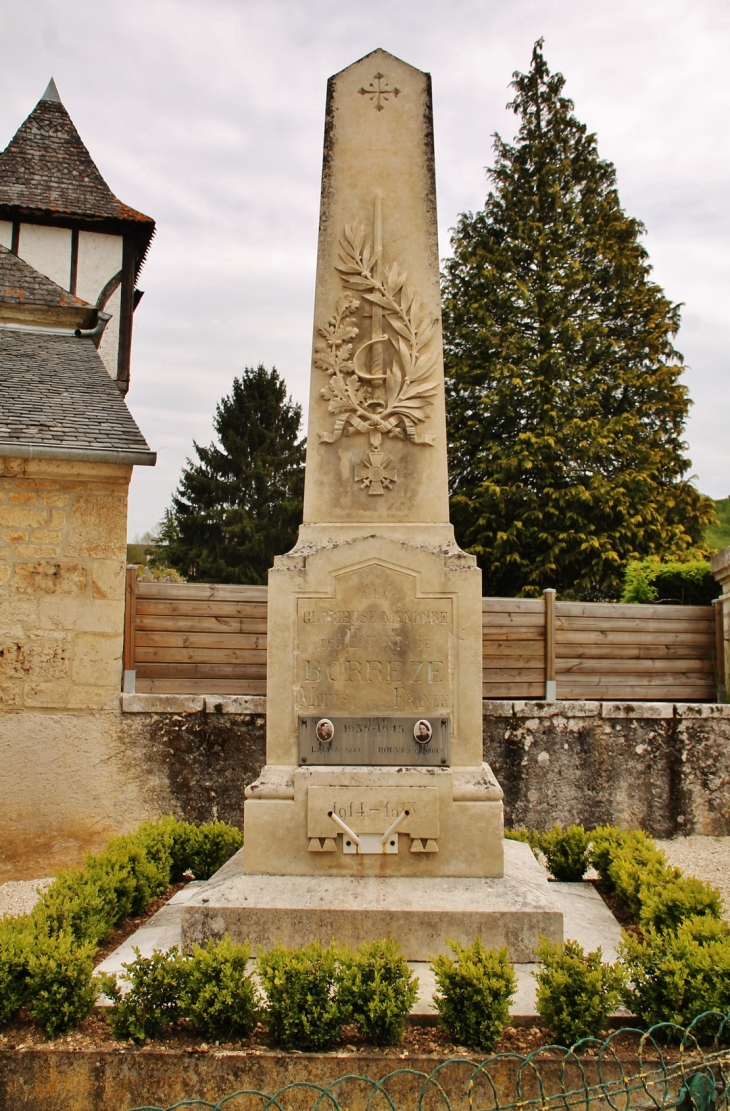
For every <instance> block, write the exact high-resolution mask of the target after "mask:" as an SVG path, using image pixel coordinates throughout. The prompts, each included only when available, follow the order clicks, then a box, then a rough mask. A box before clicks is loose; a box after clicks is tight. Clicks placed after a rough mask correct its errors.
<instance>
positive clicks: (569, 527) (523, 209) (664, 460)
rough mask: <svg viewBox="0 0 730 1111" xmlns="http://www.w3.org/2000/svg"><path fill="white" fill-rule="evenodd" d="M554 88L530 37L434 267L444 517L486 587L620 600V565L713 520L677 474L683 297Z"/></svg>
mask: <svg viewBox="0 0 730 1111" xmlns="http://www.w3.org/2000/svg"><path fill="white" fill-rule="evenodd" d="M564 83H565V82H564V79H563V77H562V75H561V74H551V73H550V71H549V69H548V66H547V63H546V61H545V58H544V56H543V52H542V40H540V41H539V42H537V43H536V44H535V47H534V50H533V54H532V64H531V67H530V71H529V73H527V74H521V73H515V74H514V81H513V83H512V87H513V88H514V90H515V97H514V100H513V101H512V102H511V104H510V105H508V107H511V108H512V109H513V111H514V112H515V114H516V115H517V116H518V118H519V121H520V126H519V131H518V134H517V136H516V139H515V142H514V143H513V144H509V143H506V142H504V141H503V140H502V139H501V138H500V137H499V136H495V142H494V150H495V165H494V167H493V168H492V169H491V170H490V171H489V178H490V181H491V184H492V191H491V192H490V194H489V196H488V197H487V201H486V204H485V207H484V210H483V211H479V212H476V213H474V214H472V213H465V214H463V215H462V216H461V217H460V219H459V222H458V225H457V228H456V230H455V233H454V235H453V238H452V245H453V248H454V254H453V257H452V258H451V259H450V260H449V261H448V262H447V263H446V268H445V275H444V290H443V292H444V312H443V316H444V335H445V356H446V373H447V387H446V388H447V402H448V404H447V413H448V426H449V451H450V482H451V507H452V520H453V521H454V524H455V527H456V534H457V538H458V539H459V542H460V543H461V545H462V546H463V547H465V548H466V549H468V550H469V551H471V552H473V553H475V554H476V555H477V558H478V560H479V563H480V564H481V567H482V570H483V573H484V592H485V594H496V595H499V594H501V595H508V596H513V595H527V596H529V595H537V594H539V593H540V592H541V591H542V590H543V589H544V588H545V587H548V586H552V587H556V588H557V589H558V591H559V592H560V593H561V594H562V596H563V597H564V598H602V597H603V598H606V597H616V596H618V594H619V592H620V586H621V578H622V572H623V569H624V567H625V565H626V562H627V560H629V559H637V558H642V557H646V556H650V555H656V556H664V555H672V556H674V557H677V556H681V553H682V552H684V551H687V550H689V549H691V548H692V547H693V546H694V545H696V544H699V543H701V540H702V536H703V533H704V529H705V526H706V524H707V523H708V521H711V520H712V519H713V510H712V506H711V503H710V500H709V499H708V498H705V497H703V496H702V495H701V494H699V493H698V492H697V490H696V489H695V488H694V487H693V486H692V485H691V483H690V481H688V480H687V478H686V477H685V475H686V471H687V468H688V467H689V460H688V459H687V458H686V457H685V455H684V450H685V447H686V445H685V444H684V443H683V442H682V433H683V429H684V424H685V421H686V418H687V412H688V407H689V405H690V401H689V398H688V395H687V390H686V388H685V386H684V385H682V383H681V382H680V375H681V372H682V356H681V355H680V354H679V352H678V351H677V350H676V349H675V347H674V345H673V340H674V336H675V334H676V332H677V329H678V328H679V320H680V314H679V306H678V305H673V304H671V303H670V301H669V300H668V299H667V298H666V296H665V295H664V292H663V291H662V289H661V288H660V287H659V286H658V285H657V284H656V283H655V282H653V281H652V280H651V279H650V272H651V267H650V265H649V261H648V255H647V252H646V250H645V248H644V247H643V246H642V244H641V243H640V236H641V235H642V234H643V231H644V228H643V225H642V224H641V223H640V222H639V221H638V220H635V219H632V218H631V217H629V216H627V215H626V214H625V213H624V212H623V210H622V208H621V205H620V202H619V197H618V192H617V188H616V173H615V169H614V167H613V165H612V164H611V163H610V162H606V161H603V160H601V159H600V158H599V157H598V151H597V146H596V138H595V136H594V135H592V134H590V133H588V131H587V129H586V127H585V125H584V124H582V123H580V122H579V121H578V120H577V119H576V117H575V116H574V115H573V104H572V102H571V101H570V100H567V99H566V98H565V97H563V96H562V90H563V86H564Z"/></svg>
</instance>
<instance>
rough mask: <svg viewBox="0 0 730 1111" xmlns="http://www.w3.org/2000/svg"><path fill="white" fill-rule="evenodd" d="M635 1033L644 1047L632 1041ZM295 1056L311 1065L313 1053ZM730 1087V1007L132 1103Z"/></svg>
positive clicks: (558, 1106) (719, 1101) (524, 1097)
mask: <svg viewBox="0 0 730 1111" xmlns="http://www.w3.org/2000/svg"><path fill="white" fill-rule="evenodd" d="M627 1035H629V1036H633V1037H635V1038H636V1039H637V1040H638V1046H637V1041H633V1042H632V1043H631V1044H630V1045H629V1046H627V1044H626V1038H627ZM622 1043H623V1044H622ZM293 1060H295V1061H296V1062H297V1063H301V1064H299V1069H298V1071H300V1070H301V1071H304V1070H303V1069H302V1065H303V1064H304V1062H305V1061H306V1057H304V1056H300V1055H297V1056H296V1057H295V1058H293ZM320 1060H321V1058H320ZM332 1060H333V1063H334V1061H335V1060H336V1058H334V1059H332ZM376 1061H377V1062H382V1066H386V1065H387V1063H388V1062H387V1059H383V1058H382V1057H381V1058H377V1059H376ZM369 1063H370V1065H371V1066H372V1065H373V1059H372V1058H371V1059H370V1062H369ZM637 1066H638V1067H637ZM729 1088H730V1015H723V1014H721V1013H720V1012H718V1011H706V1012H705V1013H704V1014H702V1015H700V1016H698V1018H696V1019H695V1020H694V1022H692V1024H691V1025H690V1026H688V1027H681V1026H677V1025H675V1024H674V1023H668V1022H667V1023H660V1024H658V1025H656V1026H653V1027H651V1029H650V1030H648V1031H641V1030H636V1029H633V1028H627V1027H622V1028H620V1029H618V1030H616V1031H615V1032H614V1033H613V1034H611V1035H610V1037H608V1038H606V1040H605V1041H599V1040H598V1039H595V1038H585V1039H584V1040H583V1041H580V1042H577V1043H576V1045H574V1046H573V1047H572V1048H570V1049H566V1048H565V1047H564V1046H557V1045H550V1046H542V1047H541V1048H539V1049H537V1050H535V1051H534V1052H532V1053H530V1054H529V1055H527V1056H520V1055H519V1054H514V1053H500V1054H496V1055H494V1056H492V1057H490V1058H488V1059H487V1060H484V1061H475V1060H471V1059H469V1058H467V1057H450V1058H448V1059H446V1060H443V1061H440V1062H439V1063H438V1064H437V1065H436V1066H435V1067H434V1068H433V1069H432V1071H431V1072H425V1071H423V1070H420V1069H416V1068H408V1067H405V1066H404V1067H401V1068H397V1069H392V1070H391V1071H389V1072H387V1073H386V1074H384V1075H382V1076H379V1077H373V1076H362V1075H357V1074H355V1073H347V1074H345V1075H342V1076H338V1077H337V1078H336V1079H334V1080H332V1081H331V1082H329V1083H327V1084H317V1083H313V1082H312V1081H309V1080H296V1081H293V1082H292V1083H289V1084H286V1085H284V1086H283V1087H281V1088H279V1090H278V1091H276V1092H273V1093H272V1094H267V1093H265V1092H260V1091H256V1090H254V1089H241V1090H239V1091H236V1092H232V1093H231V1094H230V1095H227V1096H224V1097H223V1098H221V1099H219V1100H218V1102H217V1103H212V1102H209V1101H207V1100H204V1099H192V1098H191V1099H183V1100H181V1101H180V1102H178V1103H176V1104H174V1105H172V1106H170V1107H168V1108H164V1109H163V1108H160V1107H152V1106H150V1105H147V1106H145V1107H137V1108H133V1109H131V1111H178V1109H180V1108H187V1107H200V1108H208V1109H209V1111H223V1109H224V1108H225V1111H272V1109H276V1111H457V1109H458V1111H461V1109H462V1108H463V1109H467V1108H468V1109H469V1111H570V1109H573V1108H584V1109H586V1111H589V1109H590V1111H594V1109H596V1111H597V1109H599V1108H606V1109H607V1111H608V1109H610V1111H627V1109H628V1108H631V1109H632V1111H633V1109H635V1111H656V1109H660V1108H661V1109H664V1108H677V1109H678V1111H725V1109H726V1108H727V1107H728V1091H729Z"/></svg>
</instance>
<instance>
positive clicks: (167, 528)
mask: <svg viewBox="0 0 730 1111" xmlns="http://www.w3.org/2000/svg"><path fill="white" fill-rule="evenodd" d="M301 420H302V409H301V406H300V405H296V404H294V402H293V401H292V399H291V398H290V397H288V396H287V392H286V384H285V383H284V381H283V379H282V378H281V377H280V376H279V374H278V372H277V370H276V368H275V367H272V369H271V370H268V369H267V368H266V367H264V366H262V365H261V364H259V365H258V366H257V367H256V369H255V370H254V368H253V367H245V369H244V372H243V374H242V375H241V377H240V378H234V379H233V388H232V390H231V393H230V396H228V397H224V398H222V400H221V401H220V402H219V403H218V405H217V406H216V411H215V416H214V418H213V427H214V429H215V432H216V436H217V439H218V444H215V443H213V444H210V445H209V446H208V447H201V446H200V445H199V444H196V443H195V442H194V443H193V446H194V448H195V451H196V454H197V457H198V461H197V462H193V461H191V460H188V462H187V464H186V466H185V468H184V469H183V473H182V476H181V478H180V483H179V486H178V489H177V492H176V493H175V494H174V495H173V498H172V506H171V508H170V509H169V510H168V511H167V513H166V514H165V519H164V521H163V524H162V526H161V530H160V541H161V543H162V545H163V550H162V552H161V553H160V558H162V559H164V561H165V562H167V563H169V564H170V565H171V566H172V567H175V568H176V569H177V570H178V571H180V572H182V574H183V575H185V576H186V577H187V578H188V579H189V580H190V581H192V582H218V583H265V582H266V577H267V571H268V569H269V567H271V566H272V564H273V562H274V556H275V555H280V554H281V553H283V552H286V551H288V550H289V549H290V548H292V547H293V546H294V544H295V542H296V538H297V527H298V525H299V524H300V522H301V519H302V499H303V494H304V442H303V441H302V440H300V439H299V428H300V425H301Z"/></svg>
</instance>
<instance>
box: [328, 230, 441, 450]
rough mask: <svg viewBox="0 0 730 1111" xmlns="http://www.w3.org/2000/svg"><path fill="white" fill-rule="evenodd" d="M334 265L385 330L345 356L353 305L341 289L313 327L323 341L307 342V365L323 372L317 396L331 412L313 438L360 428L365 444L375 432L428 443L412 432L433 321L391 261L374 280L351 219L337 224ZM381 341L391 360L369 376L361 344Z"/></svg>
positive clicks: (425, 382) (424, 391)
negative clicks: (340, 228) (378, 313)
mask: <svg viewBox="0 0 730 1111" xmlns="http://www.w3.org/2000/svg"><path fill="white" fill-rule="evenodd" d="M340 245H341V254H340V264H339V265H338V266H337V267H336V269H337V270H338V271H339V272H340V274H341V275H342V281H343V284H344V285H345V286H346V287H347V288H348V289H349V290H357V291H358V292H359V293H360V295H361V296H362V297H363V298H364V299H365V300H366V301H370V302H371V303H372V304H374V305H379V306H380V307H381V308H382V310H383V317H384V319H385V321H386V322H387V324H388V325H389V326H390V329H391V331H392V332H393V333H394V334H393V335H384V334H381V335H379V336H377V335H373V337H372V339H370V340H369V341H367V342H366V343H363V344H361V345H360V347H359V348H358V349H357V351H356V352H355V354H354V355H353V344H352V342H351V341H352V340H354V339H355V338H356V336H357V335H358V328H357V327H356V325H355V319H354V316H353V313H354V312H355V311H356V310H357V309H358V308H359V305H360V302H359V301H357V300H355V298H354V297H353V296H352V295H351V294H350V293H349V292H348V293H344V294H342V296H341V297H340V298H339V299H338V301H337V308H336V311H335V314H334V316H332V317H331V318H330V319H329V320H328V321H327V324H326V325H324V326H320V327H319V328H318V329H317V330H318V332H319V335H320V336H321V337H322V339H323V342H321V343H317V344H316V347H315V360H314V363H315V366H316V367H317V368H319V369H320V370H324V371H326V372H327V374H328V375H329V381H328V383H327V386H326V387H325V388H324V389H323V390H322V397H324V398H325V400H326V401H328V402H329V405H328V410H329V412H330V413H332V414H333V415H335V416H336V418H337V419H336V421H335V425H334V430H333V431H332V432H320V434H319V436H320V441H322V442H325V443H330V444H331V443H333V442H334V441H335V440H338V439H339V438H340V436H342V435H343V434H345V435H349V434H350V433H352V432H365V433H367V434H368V435H369V437H370V444H371V446H372V447H373V448H378V447H379V446H380V442H381V439H382V437H383V435H384V434H385V435H386V436H395V437H398V438H400V439H402V440H404V439H408V440H410V441H411V442H412V443H416V444H433V441H434V438H435V437H434V436H433V435H425V434H417V432H416V428H417V425H419V424H421V423H423V421H425V420H426V417H427V416H428V412H429V410H430V408H431V406H432V404H433V401H432V398H433V396H434V394H436V393H437V391H438V383H437V382H435V381H433V379H429V377H428V376H429V375H430V374H431V372H432V371H433V369H434V367H435V366H436V360H437V357H438V351H437V349H436V344H435V343H434V342H433V341H434V339H435V327H436V324H437V318H435V317H434V316H433V315H432V314H431V313H429V312H428V310H427V309H425V308H424V307H423V306H422V305H421V300H420V297H419V296H418V294H417V293H416V292H414V290H413V289H412V288H411V286H410V285H409V283H408V282H407V281H406V275H405V273H400V272H399V270H398V266H397V263H395V262H394V263H393V264H392V266H390V267H387V266H383V267H382V278H381V277H376V276H375V274H374V269H375V266H376V264H377V263H378V262H379V260H380V254H381V252H380V251H379V250H377V251H374V250H373V248H372V246H371V244H370V243H368V242H366V240H365V228H364V226H363V225H362V224H361V223H360V222H359V221H355V222H354V223H353V224H352V225H351V226H348V225H346V226H345V234H344V237H343V238H342V239H341V240H340ZM374 344H383V345H388V351H391V349H392V352H391V353H392V361H391V362H390V365H389V366H386V365H385V364H386V363H387V362H388V361H389V360H387V359H385V358H384V360H383V363H384V366H383V372H382V373H381V374H374V373H370V372H369V371H368V368H367V366H366V364H365V359H366V356H367V355H368V353H369V348H371V347H372V346H373V345H374Z"/></svg>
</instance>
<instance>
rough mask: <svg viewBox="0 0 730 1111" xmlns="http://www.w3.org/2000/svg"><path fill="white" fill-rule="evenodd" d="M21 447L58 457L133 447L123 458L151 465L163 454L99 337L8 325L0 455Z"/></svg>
mask: <svg viewBox="0 0 730 1111" xmlns="http://www.w3.org/2000/svg"><path fill="white" fill-rule="evenodd" d="M14 448H15V449H17V450H18V452H19V454H20V455H21V456H22V455H28V454H30V452H28V451H27V450H24V449H28V448H35V449H38V448H40V449H42V450H41V451H39V453H38V454H44V455H50V456H51V457H52V456H53V454H54V453H55V452H56V451H60V453H61V454H60V457H63V454H64V453H67V452H69V451H75V452H83V453H89V455H91V453H93V452H104V453H107V458H108V457H109V453H121V454H122V455H123V456H129V455H130V454H132V456H133V457H132V458H120V459H119V462H136V463H147V464H149V465H153V464H154V462H155V459H156V456H155V454H154V453H153V452H151V451H150V449H149V447H148V446H147V441H146V440H145V438H144V436H143V435H142V433H141V432H140V430H139V429H138V428H137V425H136V424H135V422H134V419H133V417H132V414H131V413H130V412H129V409H128V408H127V406H126V405H125V403H124V399H123V398H122V395H121V394H120V392H119V389H118V387H117V386H116V385H115V384H114V382H113V381H112V379H111V378H110V377H109V375H108V373H107V371H106V369H105V367H104V364H103V363H102V361H101V358H100V357H99V353H98V351H97V350H96V348H95V347H94V344H93V341H92V340H90V339H81V338H77V337H76V336H73V335H59V334H54V333H52V332H49V331H45V332H44V331H43V330H41V329H38V330H37V331H36V330H33V331H31V330H20V329H18V330H13V329H10V328H0V454H4V455H9V454H12V453H13V449H14ZM137 455H138V456H139V457H138V458H135V457H134V456H137ZM85 457H88V456H85Z"/></svg>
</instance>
